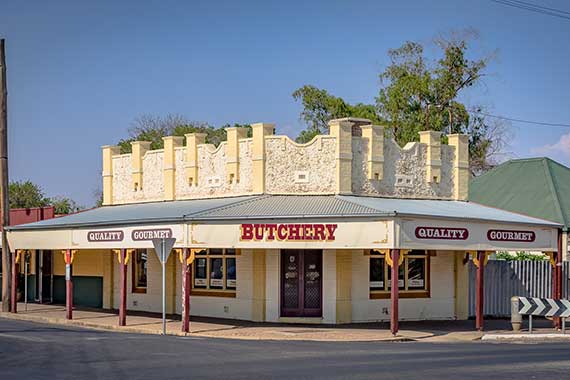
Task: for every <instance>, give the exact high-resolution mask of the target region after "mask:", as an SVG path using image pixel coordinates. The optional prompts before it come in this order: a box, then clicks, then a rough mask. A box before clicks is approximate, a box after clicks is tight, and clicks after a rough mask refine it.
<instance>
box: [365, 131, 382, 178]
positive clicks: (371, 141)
mask: <svg viewBox="0 0 570 380" xmlns="http://www.w3.org/2000/svg"><path fill="white" fill-rule="evenodd" d="M360 129H361V130H362V138H363V139H366V140H368V141H367V149H366V152H365V154H366V169H367V177H368V179H369V180H375V181H381V180H382V178H384V127H382V126H380V125H363V126H361V127H360Z"/></svg>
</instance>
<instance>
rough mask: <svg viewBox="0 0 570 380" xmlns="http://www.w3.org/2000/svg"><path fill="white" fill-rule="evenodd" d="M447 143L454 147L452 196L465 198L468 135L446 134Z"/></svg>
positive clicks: (467, 169) (467, 186)
mask: <svg viewBox="0 0 570 380" xmlns="http://www.w3.org/2000/svg"><path fill="white" fill-rule="evenodd" d="M447 140H448V145H449V146H453V147H455V157H454V159H453V198H454V199H456V200H462V201H464V200H467V197H468V195H469V177H470V173H469V136H467V135H463V134H452V135H447Z"/></svg>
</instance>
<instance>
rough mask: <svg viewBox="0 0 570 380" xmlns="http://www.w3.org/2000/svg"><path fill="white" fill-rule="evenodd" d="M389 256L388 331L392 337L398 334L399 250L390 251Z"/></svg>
mask: <svg viewBox="0 0 570 380" xmlns="http://www.w3.org/2000/svg"><path fill="white" fill-rule="evenodd" d="M390 256H391V259H392V267H391V270H392V277H391V281H392V283H391V291H390V300H391V303H392V305H391V306H392V308H391V310H392V311H391V313H390V331H391V332H392V335H396V334H398V330H399V325H398V302H399V298H400V292H399V289H398V288H399V287H398V280H399V276H398V275H399V273H398V269H399V267H400V265H398V264H399V261H400V250H399V249H391V250H390Z"/></svg>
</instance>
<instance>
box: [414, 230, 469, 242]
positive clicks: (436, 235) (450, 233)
mask: <svg viewBox="0 0 570 380" xmlns="http://www.w3.org/2000/svg"><path fill="white" fill-rule="evenodd" d="M415 233H416V238H418V239H437V240H467V238H468V237H469V231H468V230H467V228H453V227H416V232H415Z"/></svg>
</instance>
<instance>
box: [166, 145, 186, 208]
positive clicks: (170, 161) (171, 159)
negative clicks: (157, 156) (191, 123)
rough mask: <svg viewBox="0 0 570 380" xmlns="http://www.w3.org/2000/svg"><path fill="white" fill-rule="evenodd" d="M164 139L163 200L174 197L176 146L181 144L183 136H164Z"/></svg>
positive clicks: (169, 199) (171, 199)
mask: <svg viewBox="0 0 570 380" xmlns="http://www.w3.org/2000/svg"><path fill="white" fill-rule="evenodd" d="M162 140H163V141H164V160H163V168H162V170H163V173H164V200H165V201H173V200H174V199H176V148H178V147H180V146H182V143H183V141H184V137H178V136H166V137H163V138H162Z"/></svg>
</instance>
